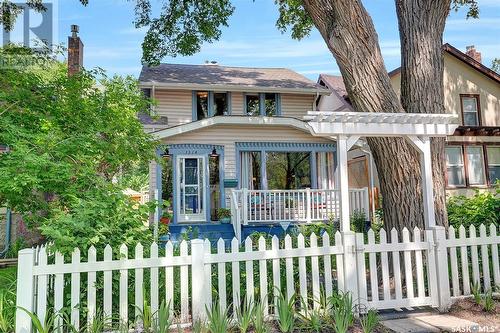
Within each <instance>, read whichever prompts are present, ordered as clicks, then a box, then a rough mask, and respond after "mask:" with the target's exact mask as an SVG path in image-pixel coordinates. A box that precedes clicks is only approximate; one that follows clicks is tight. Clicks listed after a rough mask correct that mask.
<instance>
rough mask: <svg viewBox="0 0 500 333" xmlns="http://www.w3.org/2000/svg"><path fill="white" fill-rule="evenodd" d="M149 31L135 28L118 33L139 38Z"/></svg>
mask: <svg viewBox="0 0 500 333" xmlns="http://www.w3.org/2000/svg"><path fill="white" fill-rule="evenodd" d="M147 31H148V28H147V27H142V28H139V29H137V28H135V27H133V26H131V27H128V28H124V29H121V30H119V31H118V33H119V34H121V35H138V36H144V35H145V34H146V32H147Z"/></svg>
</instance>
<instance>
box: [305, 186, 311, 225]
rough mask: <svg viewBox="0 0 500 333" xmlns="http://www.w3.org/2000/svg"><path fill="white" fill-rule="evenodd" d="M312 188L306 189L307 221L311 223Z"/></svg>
mask: <svg viewBox="0 0 500 333" xmlns="http://www.w3.org/2000/svg"><path fill="white" fill-rule="evenodd" d="M311 207H312V205H311V189H310V188H307V189H306V222H307V223H311Z"/></svg>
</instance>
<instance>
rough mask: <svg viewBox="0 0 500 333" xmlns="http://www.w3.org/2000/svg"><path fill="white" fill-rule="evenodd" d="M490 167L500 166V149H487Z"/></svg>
mask: <svg viewBox="0 0 500 333" xmlns="http://www.w3.org/2000/svg"><path fill="white" fill-rule="evenodd" d="M486 152H487V156H488V164H489V165H493V164H494V165H500V147H486Z"/></svg>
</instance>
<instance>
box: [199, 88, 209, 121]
mask: <svg viewBox="0 0 500 333" xmlns="http://www.w3.org/2000/svg"><path fill="white" fill-rule="evenodd" d="M196 115H197V117H198V118H197V119H198V120H200V119H205V118H208V92H206V91H198V92H197V93H196Z"/></svg>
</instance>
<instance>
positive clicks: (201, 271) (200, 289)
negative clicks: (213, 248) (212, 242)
mask: <svg viewBox="0 0 500 333" xmlns="http://www.w3.org/2000/svg"><path fill="white" fill-rule="evenodd" d="M191 288H192V295H191V297H192V302H193V303H192V307H191V308H192V311H193V313H192V318H193V323H195V322H197V321H201V322H204V321H205V320H206V311H205V306H208V307H210V306H211V304H207V297H206V293H207V292H212V286H211V285H210V281H206V280H205V246H204V242H203V240H201V239H193V240H192V241H191Z"/></svg>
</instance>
